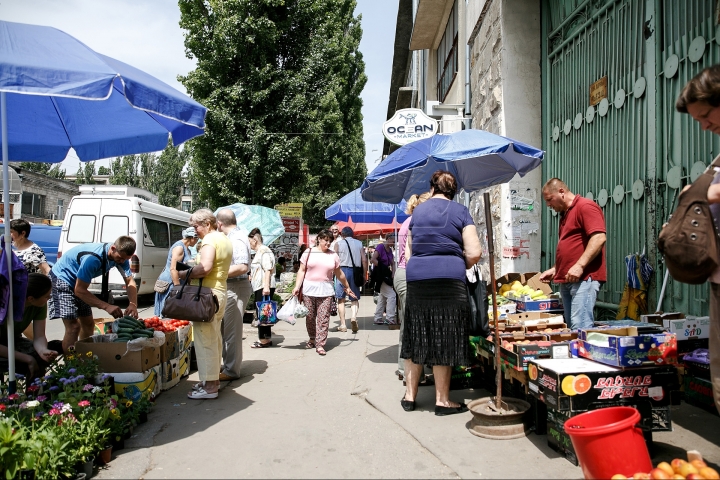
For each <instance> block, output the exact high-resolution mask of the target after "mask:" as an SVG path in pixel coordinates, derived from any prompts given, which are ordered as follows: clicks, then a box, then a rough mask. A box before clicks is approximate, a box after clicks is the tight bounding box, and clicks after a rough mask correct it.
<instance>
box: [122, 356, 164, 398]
mask: <svg viewBox="0 0 720 480" xmlns="http://www.w3.org/2000/svg"><path fill="white" fill-rule="evenodd" d="M111 375H112V376H113V378H114V379H115V393H116V394H117V395H118V397H120V398H127V399H130V400H132V401H134V402H135V401H138V400H140V398H141V397H145V398H153V397H156V396H158V395H159V394H160V365H156V366H154V367H152V368H150V369H148V370H147V371H145V372H125V373H111Z"/></svg>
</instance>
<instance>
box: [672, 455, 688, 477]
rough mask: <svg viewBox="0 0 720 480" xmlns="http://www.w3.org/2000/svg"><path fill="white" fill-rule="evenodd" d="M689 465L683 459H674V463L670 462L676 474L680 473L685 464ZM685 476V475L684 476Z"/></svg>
mask: <svg viewBox="0 0 720 480" xmlns="http://www.w3.org/2000/svg"><path fill="white" fill-rule="evenodd" d="M685 463H687V462H686V461H685V460H683V459H682V458H673V461H672V462H670V465H672V468H673V471H674V472H675V473H680V468H681V467H682V466H683V464H685ZM683 476H684V475H683Z"/></svg>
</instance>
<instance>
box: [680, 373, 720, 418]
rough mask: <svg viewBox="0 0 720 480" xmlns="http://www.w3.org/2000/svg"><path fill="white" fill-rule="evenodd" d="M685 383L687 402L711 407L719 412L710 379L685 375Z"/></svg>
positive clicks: (702, 406)
mask: <svg viewBox="0 0 720 480" xmlns="http://www.w3.org/2000/svg"><path fill="white" fill-rule="evenodd" d="M683 383H684V390H685V402H687V403H688V404H690V405H695V406H696V407H701V408H707V409H711V410H712V411H713V412H714V413H715V414H717V413H718V412H717V408H716V407H715V400H714V399H713V392H712V383H710V381H708V380H705V379H704V378H699V377H694V376H692V375H685V377H684V378H683Z"/></svg>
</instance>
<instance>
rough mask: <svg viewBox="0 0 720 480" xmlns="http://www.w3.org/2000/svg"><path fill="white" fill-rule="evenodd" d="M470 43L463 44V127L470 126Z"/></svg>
mask: <svg viewBox="0 0 720 480" xmlns="http://www.w3.org/2000/svg"><path fill="white" fill-rule="evenodd" d="M470 95H471V93H470V45H468V44H465V119H464V120H463V121H464V123H465V128H466V129H468V130H469V129H470V128H472V116H471V115H472V110H471V108H472V100H471V97H470Z"/></svg>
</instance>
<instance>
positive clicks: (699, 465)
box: [690, 459, 707, 471]
mask: <svg viewBox="0 0 720 480" xmlns="http://www.w3.org/2000/svg"><path fill="white" fill-rule="evenodd" d="M690 465H692V466H693V467H695V468H697V469H698V471H700V469H701V468H703V467H707V463H705V462H704V461H703V460H698V459H695V460H691V461H690Z"/></svg>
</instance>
